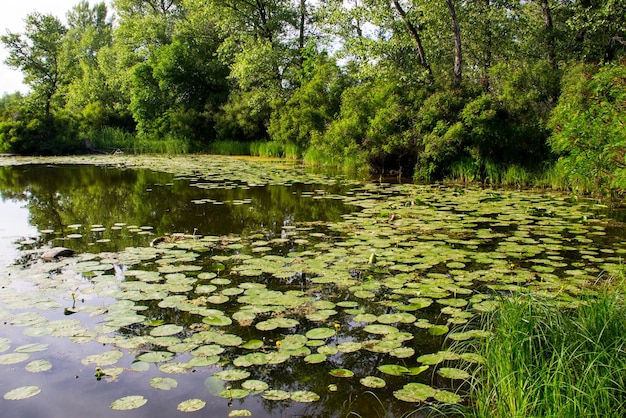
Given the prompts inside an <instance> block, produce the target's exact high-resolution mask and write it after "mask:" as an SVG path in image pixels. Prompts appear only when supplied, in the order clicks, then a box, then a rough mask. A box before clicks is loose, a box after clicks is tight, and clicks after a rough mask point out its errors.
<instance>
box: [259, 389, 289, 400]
mask: <svg viewBox="0 0 626 418" xmlns="http://www.w3.org/2000/svg"><path fill="white" fill-rule="evenodd" d="M261 396H262V397H263V399H267V400H270V401H284V400H287V399H289V397H290V394H289V392H285V391H284V390H277V389H273V390H266V391H265V392H263V394H262V395H261Z"/></svg>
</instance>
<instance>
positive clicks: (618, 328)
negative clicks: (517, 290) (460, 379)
mask: <svg viewBox="0 0 626 418" xmlns="http://www.w3.org/2000/svg"><path fill="white" fill-rule="evenodd" d="M623 296H624V293H623V288H622V289H619V291H617V290H613V291H610V292H605V293H604V294H602V295H600V296H598V297H597V298H594V299H588V300H586V301H585V302H584V303H583V304H581V305H580V306H579V307H578V308H575V309H573V308H570V309H564V308H559V307H558V306H557V305H556V303H555V301H554V300H550V299H543V298H538V297H536V296H533V295H524V296H517V297H513V298H508V299H503V301H502V304H501V307H500V309H499V310H498V311H497V312H495V313H493V314H492V315H491V316H490V317H489V318H488V320H487V324H488V327H489V328H491V329H492V331H493V336H492V337H491V338H486V339H483V340H481V341H478V342H474V343H473V346H472V349H477V351H478V352H479V353H480V354H481V355H482V356H484V357H485V359H486V362H485V364H484V365H483V366H481V367H480V368H479V369H477V370H476V373H475V376H474V381H473V387H472V390H471V392H472V393H471V395H470V396H471V398H472V404H471V405H470V406H469V407H468V408H467V409H466V410H465V411H464V415H465V416H468V417H489V418H492V417H591V416H593V417H617V416H623V411H624V407H626V351H625V350H626V302H625V301H624V297H623ZM465 348H468V347H465Z"/></svg>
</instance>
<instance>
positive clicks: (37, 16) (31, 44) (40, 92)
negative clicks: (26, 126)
mask: <svg viewBox="0 0 626 418" xmlns="http://www.w3.org/2000/svg"><path fill="white" fill-rule="evenodd" d="M66 33H67V28H66V27H65V26H64V25H63V24H62V23H61V21H60V20H59V19H57V18H56V17H54V16H52V15H43V14H41V13H31V14H29V15H28V16H27V17H26V28H25V32H24V33H23V34H19V33H7V34H6V35H3V36H2V37H1V38H0V40H1V41H2V43H3V44H4V45H5V47H6V48H7V49H8V50H9V56H8V58H7V59H6V60H5V63H6V64H7V65H9V66H11V67H13V68H16V69H18V70H20V71H22V73H23V74H24V81H25V82H26V84H28V85H29V86H30V88H31V89H32V94H33V95H34V97H35V98H36V99H37V101H38V103H41V110H42V111H43V113H44V115H45V117H46V118H48V117H49V116H50V114H51V111H52V103H53V99H54V97H55V95H56V93H57V91H58V90H59V88H60V86H61V85H63V83H64V82H65V80H64V71H65V69H66V66H67V63H65V62H63V61H62V59H61V58H62V49H63V38H64V36H65V34H66Z"/></svg>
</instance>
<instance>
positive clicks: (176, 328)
mask: <svg viewBox="0 0 626 418" xmlns="http://www.w3.org/2000/svg"><path fill="white" fill-rule="evenodd" d="M182 330H183V327H181V326H180V325H173V324H167V325H161V326H158V327H156V328H154V329H153V330H152V331H150V335H152V336H153V337H165V336H169V335H175V334H178V333H179V332H181V331H182Z"/></svg>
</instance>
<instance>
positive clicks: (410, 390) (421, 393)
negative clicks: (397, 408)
mask: <svg viewBox="0 0 626 418" xmlns="http://www.w3.org/2000/svg"><path fill="white" fill-rule="evenodd" d="M435 393H436V391H435V389H433V388H432V387H430V386H428V385H424V384H422V383H408V384H406V385H404V386H403V387H402V389H399V390H396V391H394V392H393V396H394V397H395V398H396V399H399V400H401V401H404V402H424V401H425V400H427V399H428V398H431V397H433V396H435Z"/></svg>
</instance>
